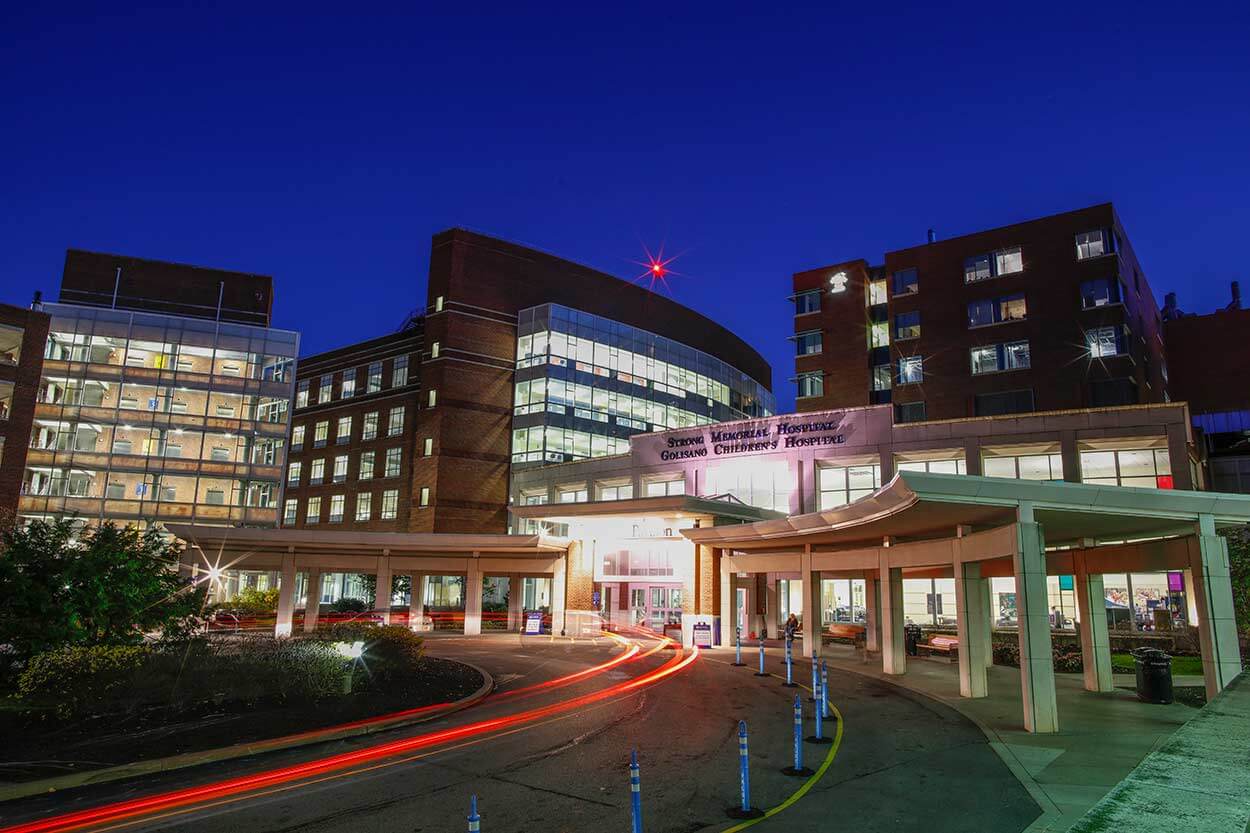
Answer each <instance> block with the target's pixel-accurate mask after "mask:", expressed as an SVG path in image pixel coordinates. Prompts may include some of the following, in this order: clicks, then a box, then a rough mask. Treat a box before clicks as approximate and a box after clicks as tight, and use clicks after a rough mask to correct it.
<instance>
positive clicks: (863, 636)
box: [825, 624, 868, 647]
mask: <svg viewBox="0 0 1250 833" xmlns="http://www.w3.org/2000/svg"><path fill="white" fill-rule="evenodd" d="M825 635H826V636H829V637H831V638H833V639H849V640H850V641H851V642H852V643H853V644H854V645H855V646H856V647H859V644H860V643H861V642H867V641H868V629H867V628H865V627H864V626H863V625H847V624H832V625H830V626H829V627H827V628H826V629H825Z"/></svg>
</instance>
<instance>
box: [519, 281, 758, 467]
mask: <svg viewBox="0 0 1250 833" xmlns="http://www.w3.org/2000/svg"><path fill="white" fill-rule="evenodd" d="M517 319H518V321H517V324H518V326H517V352H516V356H517V370H516V383H515V388H514V395H513V417H512V429H513V430H512V462H513V463H514V464H518V463H563V462H567V461H570V460H579V459H584V458H587V457H602V456H606V455H609V454H623V453H625V452H626V451H628V450H629V437H630V435H632V434H639V433H645V432H648V431H662V430H664V429H667V428H689V427H692V426H695V425H705V424H708V423H713V422H727V421H730V420H735V419H746V418H754V417H763V416H769V415H770V414H772V413H773V412H774V410H775V409H776V402H775V399H774V397H773V394H772V393H771V392H770V391H769V390H768V389H767V388H765V387H764V386H763V385H761V384H760V383H759V382H757V381H756V380H754V379H752V378H751V377H749V376H747V375H746V374H745V373H743V372H742V371H740V370H738V369H737V368H735V367H733V366H731V365H729V364H726V363H725V362H723V361H721V360H720V359H717V358H715V357H713V356H710V355H708V354H707V353H704V352H702V351H701V350H696V349H694V348H693V347H688V346H686V345H685V344H681V343H680V342H677V341H674V340H672V339H670V338H665V337H664V336H660V335H656V334H655V333H652V332H648V331H646V330H641V329H638V328H637V327H631V326H629V325H628V324H622V323H620V322H619V321H613V320H612V319H610V318H604V317H603V316H600V315H591V314H590V313H586V312H581V311H580V310H575V309H570V308H569V307H564V306H560V305H558V304H543V305H542V306H537V307H530V308H529V309H524V310H521V311H520V312H519V313H518V314H517Z"/></svg>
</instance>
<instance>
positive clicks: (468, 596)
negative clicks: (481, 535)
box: [464, 553, 482, 636]
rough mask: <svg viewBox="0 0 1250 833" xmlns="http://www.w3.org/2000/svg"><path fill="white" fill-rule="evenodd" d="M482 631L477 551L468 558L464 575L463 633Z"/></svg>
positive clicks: (479, 571)
mask: <svg viewBox="0 0 1250 833" xmlns="http://www.w3.org/2000/svg"><path fill="white" fill-rule="evenodd" d="M481 632H482V567H481V564H480V563H479V562H478V555H477V553H473V556H472V557H471V558H469V564H468V569H467V570H466V571H465V577H464V635H465V636H477V635H479V634H481Z"/></svg>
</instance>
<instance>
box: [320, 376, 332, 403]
mask: <svg viewBox="0 0 1250 833" xmlns="http://www.w3.org/2000/svg"><path fill="white" fill-rule="evenodd" d="M333 391H334V374H333V373H326V374H324V375H323V376H322V377H321V386H320V387H319V388H318V389H317V404H318V405H320V404H322V403H324V402H329V401H330V394H331V393H332V392H333Z"/></svg>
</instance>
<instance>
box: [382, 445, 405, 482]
mask: <svg viewBox="0 0 1250 833" xmlns="http://www.w3.org/2000/svg"><path fill="white" fill-rule="evenodd" d="M401 454H403V449H400V448H388V449H387V450H386V468H385V469H384V470H383V472H382V476H383V477H399V460H400V455H401Z"/></svg>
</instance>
